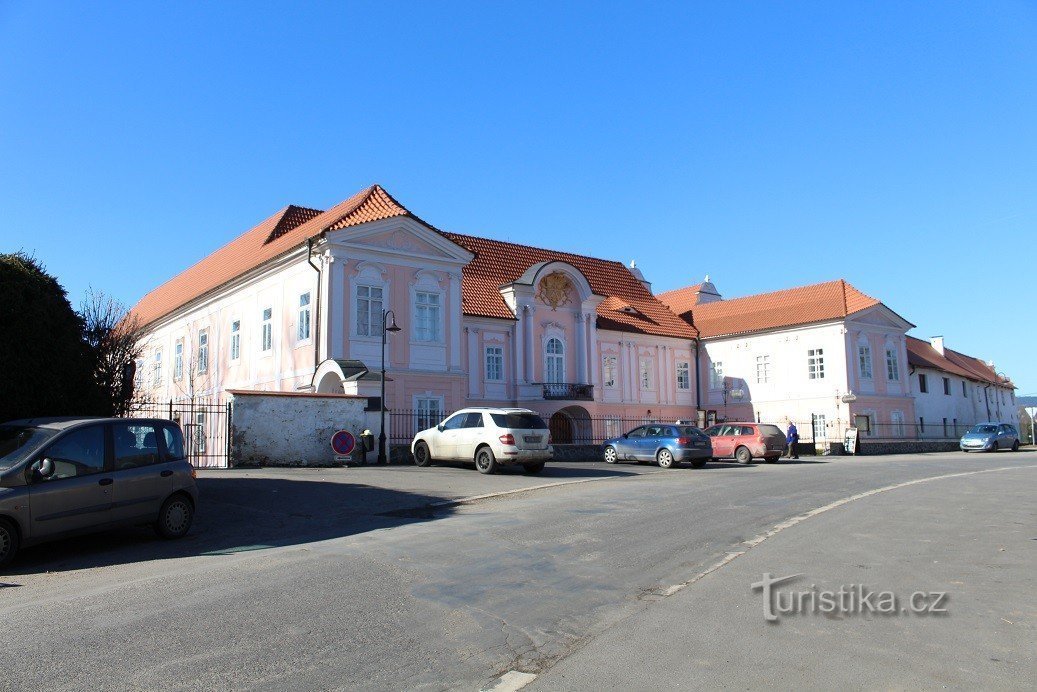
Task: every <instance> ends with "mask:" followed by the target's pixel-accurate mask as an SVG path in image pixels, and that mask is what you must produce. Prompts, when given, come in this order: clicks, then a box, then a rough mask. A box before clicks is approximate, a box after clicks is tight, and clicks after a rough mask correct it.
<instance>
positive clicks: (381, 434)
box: [378, 310, 400, 464]
mask: <svg viewBox="0 0 1037 692" xmlns="http://www.w3.org/2000/svg"><path fill="white" fill-rule="evenodd" d="M389 315H392V324H391V325H389V326H385V321H386V320H388V319H389ZM398 331H400V328H399V327H398V326H396V313H394V312H393V311H392V310H382V398H381V400H380V401H379V403H378V408H379V411H378V413H379V416H380V419H379V426H378V463H379V464H388V463H389V460H388V459H387V458H386V457H385V340H386V337H387V336H388V332H398Z"/></svg>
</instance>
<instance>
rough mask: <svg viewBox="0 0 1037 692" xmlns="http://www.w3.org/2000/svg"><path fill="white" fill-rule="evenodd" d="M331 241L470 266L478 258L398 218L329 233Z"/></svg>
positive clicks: (422, 226) (411, 221)
mask: <svg viewBox="0 0 1037 692" xmlns="http://www.w3.org/2000/svg"><path fill="white" fill-rule="evenodd" d="M328 240H329V241H331V242H333V243H335V244H343V245H347V246H349V247H354V248H363V249H367V250H374V251H377V252H382V253H388V254H394V255H403V256H406V257H427V258H435V259H442V260H448V261H459V262H462V263H468V262H470V261H471V260H472V258H473V257H474V255H472V253H470V252H469V251H468V250H466V249H464V248H463V247H461V246H460V245H457V244H456V243H453V242H451V241H450V240H447V239H446V238H444V237H443V235H442V234H441V233H438V232H437V231H435V230H433V229H431V228H429V227H428V226H426V225H425V224H424V223H422V222H421V221H418V220H416V219H413V218H395V219H385V220H380V221H372V222H370V223H366V224H362V225H360V226H354V227H352V228H345V229H342V230H341V231H335V232H333V233H329V234H328Z"/></svg>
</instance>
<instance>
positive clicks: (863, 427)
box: [853, 413, 872, 437]
mask: <svg viewBox="0 0 1037 692" xmlns="http://www.w3.org/2000/svg"><path fill="white" fill-rule="evenodd" d="M853 425H854V427H855V428H857V430H858V431H859V432H862V433H864V434H865V435H868V436H869V437H870V436H871V434H872V432H871V416H870V415H868V414H866V413H858V414H856V415H854V417H853Z"/></svg>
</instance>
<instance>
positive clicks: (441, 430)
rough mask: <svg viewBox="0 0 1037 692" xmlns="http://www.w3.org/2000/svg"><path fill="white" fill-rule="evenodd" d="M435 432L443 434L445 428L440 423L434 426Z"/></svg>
mask: <svg viewBox="0 0 1037 692" xmlns="http://www.w3.org/2000/svg"><path fill="white" fill-rule="evenodd" d="M436 430H438V431H439V432H443V431H444V430H446V426H445V425H443V424H442V423H440V424H439V425H437V426H436Z"/></svg>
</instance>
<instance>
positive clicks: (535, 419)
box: [490, 413, 547, 430]
mask: <svg viewBox="0 0 1037 692" xmlns="http://www.w3.org/2000/svg"><path fill="white" fill-rule="evenodd" d="M490 418H492V419H493V422H494V424H495V425H496V426H497V427H498V428H511V429H512V430H547V423H545V422H544V419H543V418H541V417H540V416H538V415H537V414H535V413H491V414H490Z"/></svg>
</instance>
